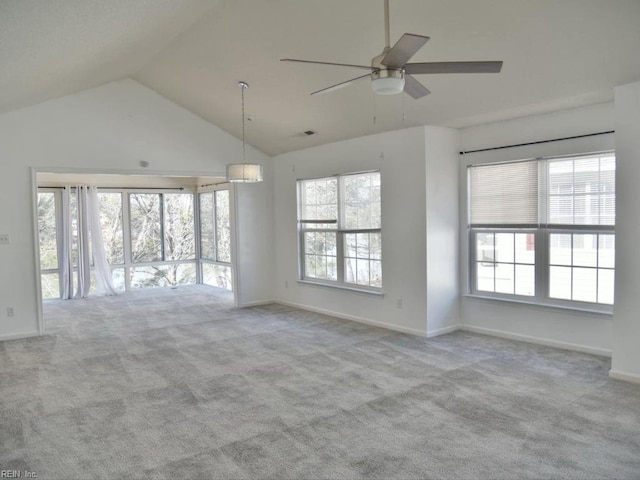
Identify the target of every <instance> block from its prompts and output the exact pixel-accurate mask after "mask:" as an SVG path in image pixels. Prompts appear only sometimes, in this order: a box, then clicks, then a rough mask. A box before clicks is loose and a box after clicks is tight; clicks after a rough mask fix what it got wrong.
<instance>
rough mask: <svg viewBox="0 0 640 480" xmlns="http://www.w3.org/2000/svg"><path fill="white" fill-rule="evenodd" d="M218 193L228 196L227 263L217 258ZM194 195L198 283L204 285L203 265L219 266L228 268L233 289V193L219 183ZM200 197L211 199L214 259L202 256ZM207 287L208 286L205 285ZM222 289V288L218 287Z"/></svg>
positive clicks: (225, 185) (199, 190)
mask: <svg viewBox="0 0 640 480" xmlns="http://www.w3.org/2000/svg"><path fill="white" fill-rule="evenodd" d="M220 191H226V192H227V195H228V206H229V229H230V232H229V261H228V262H225V261H222V260H220V259H219V258H220V257H219V254H218V218H217V217H218V215H217V213H218V199H217V192H220ZM195 195H196V203H197V211H198V215H197V219H196V220H197V223H196V228H197V231H196V235H197V241H196V254H197V257H198V267H197V274H198V283H202V284H205V282H204V279H205V272H204V269H205V265H212V266H219V267H224V268H228V269H229V276H230V278H229V283H230V284H231V289H233V283H234V277H235V275H234V271H233V266H232V260H233V248H234V245H233V209H232V202H233V191H232V189H231V185H230V184H229V183H220V184H216V185H209V186H206V187H203V188H200V189H198V191H197V192H195ZM202 195H211V196H212V199H211V208H212V213H213V215H212V219H211V220H212V225H213V240H212V243H213V252H214V255H213V256H214V257H215V258H208V257H205V256H203V254H202V224H201V215H202ZM206 285H208V284H206ZM220 288H222V287H220Z"/></svg>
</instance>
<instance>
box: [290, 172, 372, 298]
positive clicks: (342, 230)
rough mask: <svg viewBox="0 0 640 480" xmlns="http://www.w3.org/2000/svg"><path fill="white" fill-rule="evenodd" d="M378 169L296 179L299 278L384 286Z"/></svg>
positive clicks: (351, 284)
mask: <svg viewBox="0 0 640 480" xmlns="http://www.w3.org/2000/svg"><path fill="white" fill-rule="evenodd" d="M380 212H381V201H380V172H365V173H355V174H348V175H337V176H333V177H327V178H318V179H311V180H299V181H298V232H299V243H300V262H299V269H300V278H301V279H302V280H306V281H312V282H315V283H322V284H327V285H334V286H345V287H352V288H353V287H355V288H361V289H365V290H371V291H379V290H380V289H381V288H382V242H381V236H382V235H381V218H380V217H381V214H380Z"/></svg>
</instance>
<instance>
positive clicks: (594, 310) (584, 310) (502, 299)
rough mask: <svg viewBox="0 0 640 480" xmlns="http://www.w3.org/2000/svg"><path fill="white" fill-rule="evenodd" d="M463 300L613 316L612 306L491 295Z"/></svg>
mask: <svg viewBox="0 0 640 480" xmlns="http://www.w3.org/2000/svg"><path fill="white" fill-rule="evenodd" d="M462 296H463V297H464V298H469V299H472V300H482V301H484V300H489V301H493V302H500V303H514V304H519V305H527V306H530V307H539V308H543V309H556V310H562V311H563V312H576V313H589V314H593V315H603V316H607V317H611V316H612V315H613V306H611V307H610V308H607V307H602V308H599V307H595V308H590V307H588V306H583V305H563V304H558V303H541V302H535V301H527V300H523V299H520V298H506V297H493V296H491V295H479V294H476V293H465V294H463V295H462Z"/></svg>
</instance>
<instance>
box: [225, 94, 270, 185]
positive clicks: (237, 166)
mask: <svg viewBox="0 0 640 480" xmlns="http://www.w3.org/2000/svg"><path fill="white" fill-rule="evenodd" d="M238 87H240V89H241V91H242V163H229V164H228V165H227V181H228V182H234V183H257V182H261V181H262V165H260V164H257V163H247V161H246V147H247V145H246V142H245V121H246V119H247V117H246V116H245V113H244V91H245V90H246V89H247V88H249V84H247V83H245V82H238Z"/></svg>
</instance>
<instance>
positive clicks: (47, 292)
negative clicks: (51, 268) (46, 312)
mask: <svg viewBox="0 0 640 480" xmlns="http://www.w3.org/2000/svg"><path fill="white" fill-rule="evenodd" d="M40 282H41V284H42V298H43V299H47V298H60V277H59V276H58V274H57V273H43V274H42V275H40Z"/></svg>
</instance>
